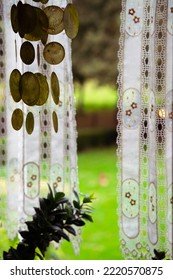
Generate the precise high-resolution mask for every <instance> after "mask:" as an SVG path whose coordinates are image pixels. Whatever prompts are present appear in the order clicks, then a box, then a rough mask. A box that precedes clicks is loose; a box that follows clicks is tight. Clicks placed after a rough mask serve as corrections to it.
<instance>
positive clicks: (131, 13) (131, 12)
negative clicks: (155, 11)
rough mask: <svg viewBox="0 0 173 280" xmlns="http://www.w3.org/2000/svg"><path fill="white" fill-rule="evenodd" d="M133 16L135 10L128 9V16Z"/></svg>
mask: <svg viewBox="0 0 173 280" xmlns="http://www.w3.org/2000/svg"><path fill="white" fill-rule="evenodd" d="M134 14H135V10H134V9H133V8H132V9H129V15H131V16H133V15H134Z"/></svg>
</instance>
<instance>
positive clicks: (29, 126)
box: [25, 112, 34, 134]
mask: <svg viewBox="0 0 173 280" xmlns="http://www.w3.org/2000/svg"><path fill="white" fill-rule="evenodd" d="M25 125H26V131H27V133H28V134H32V132H33V130H34V115H33V113H32V112H29V113H28V114H27V116H26V124H25Z"/></svg>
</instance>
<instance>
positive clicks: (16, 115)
mask: <svg viewBox="0 0 173 280" xmlns="http://www.w3.org/2000/svg"><path fill="white" fill-rule="evenodd" d="M11 124H12V127H13V128H14V129H15V130H20V129H21V127H22V125H23V111H22V110H21V109H16V110H14V112H13V114H12V117H11Z"/></svg>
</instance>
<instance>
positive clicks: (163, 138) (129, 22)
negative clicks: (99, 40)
mask: <svg viewBox="0 0 173 280" xmlns="http://www.w3.org/2000/svg"><path fill="white" fill-rule="evenodd" d="M172 54H173V1H172V0H164V1H163V0H143V1H141V0H122V13H121V37H120V51H119V80H118V85H119V103H118V170H119V171H118V202H119V211H118V213H119V225H120V240H121V249H122V253H123V256H124V258H125V259H151V257H152V256H153V249H154V248H155V249H158V250H162V251H165V252H166V255H167V256H168V257H170V258H172V256H173V211H172V210H173V185H172V174H173V169H172V119H173V103H172V95H173V71H172V70H173V56H172Z"/></svg>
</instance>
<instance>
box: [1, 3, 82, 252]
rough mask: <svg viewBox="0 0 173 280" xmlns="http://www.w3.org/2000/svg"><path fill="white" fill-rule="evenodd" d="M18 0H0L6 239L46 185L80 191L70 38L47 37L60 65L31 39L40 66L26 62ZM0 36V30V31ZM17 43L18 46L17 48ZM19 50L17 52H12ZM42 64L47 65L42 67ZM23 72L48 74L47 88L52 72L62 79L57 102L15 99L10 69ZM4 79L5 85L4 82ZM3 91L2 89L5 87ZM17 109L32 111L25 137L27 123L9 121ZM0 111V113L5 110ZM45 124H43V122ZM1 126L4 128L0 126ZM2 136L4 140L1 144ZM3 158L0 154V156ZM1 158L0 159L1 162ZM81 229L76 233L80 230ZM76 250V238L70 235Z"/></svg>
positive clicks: (21, 223) (20, 225) (68, 191)
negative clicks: (15, 11) (56, 46)
mask: <svg viewBox="0 0 173 280" xmlns="http://www.w3.org/2000/svg"><path fill="white" fill-rule="evenodd" d="M69 2H71V1H68V0H60V1H56V0H52V1H49V2H48V3H47V4H46V5H45V6H49V5H58V6H60V7H62V8H65V7H66V5H67V4H68V3H69ZM17 3H18V1H14V0H9V1H5V0H4V1H1V3H0V8H1V9H0V11H1V17H2V19H3V26H2V27H3V34H2V35H3V46H4V49H5V55H4V61H5V69H4V72H3V73H4V74H5V80H4V79H1V92H0V97H1V100H0V101H1V107H2V106H3V102H4V110H5V112H1V114H2V115H3V116H4V118H5V124H6V131H5V137H4V136H3V135H2V137H1V139H0V141H1V142H0V148H1V150H3V147H5V148H4V149H5V151H6V153H7V155H6V162H5V165H4V168H5V169H6V175H5V176H4V173H3V172H1V173H2V174H0V175H1V181H3V182H4V184H5V185H6V188H7V216H6V222H5V227H6V230H7V232H8V236H9V238H11V239H13V238H14V237H15V236H16V233H17V231H18V230H19V229H23V228H24V227H25V225H24V222H25V221H26V219H29V217H30V216H31V215H32V214H33V213H34V210H33V207H34V206H37V205H38V198H39V197H40V196H43V195H46V194H47V192H48V187H47V183H49V184H50V186H51V187H52V188H56V189H57V191H64V192H65V193H66V195H67V196H69V198H70V199H71V200H73V195H74V194H73V190H76V191H78V171H77V151H76V121H75V107H74V106H75V102H74V94H73V77H72V71H71V68H72V65H71V41H70V39H68V37H67V36H66V34H65V31H63V32H61V33H60V34H58V35H49V37H48V42H52V41H56V42H59V43H61V44H62V45H63V46H64V48H65V58H64V60H63V61H62V62H61V63H60V64H58V65H55V66H54V65H49V64H48V63H46V61H45V60H44V58H43V53H42V52H43V45H42V43H41V42H32V43H33V45H34V48H35V52H36V53H37V48H39V53H40V65H39V63H38V60H37V55H36V59H35V61H34V62H33V64H31V65H29V66H27V65H25V64H24V63H22V61H21V58H20V47H21V44H22V42H23V41H25V39H21V38H20V36H19V34H18V33H17V34H15V33H14V32H13V30H12V27H11V21H10V10H11V6H12V5H13V4H17ZM23 3H28V4H31V5H33V6H37V7H43V5H42V4H39V3H36V2H34V1H32V0H27V1H23ZM0 35H1V34H0ZM15 44H16V48H15ZM16 52H17V55H16ZM45 65H46V67H45ZM15 68H17V69H18V70H19V71H20V72H21V74H23V73H25V72H26V71H31V72H33V73H36V72H40V73H43V74H44V75H46V76H47V79H48V82H49V89H50V75H51V73H52V72H55V73H56V74H57V76H58V78H59V82H60V103H59V105H55V103H54V102H53V99H52V97H51V93H50V90H49V98H48V101H47V103H46V104H45V105H43V106H41V107H40V106H32V107H31V106H27V105H25V104H24V103H23V102H22V101H20V102H18V103H15V102H14V101H13V98H12V97H11V94H10V89H9V77H10V74H11V72H12V70H13V69H15ZM4 83H5V85H4ZM3 89H5V90H3ZM15 108H21V109H22V110H23V112H24V119H25V118H26V114H27V113H28V112H29V111H30V112H32V113H33V114H34V120H35V128H34V131H33V133H32V134H31V135H28V134H27V132H26V129H25V126H23V127H22V129H20V130H19V131H15V130H14V129H13V128H12V125H11V115H12V112H13V111H14V109H15ZM4 110H3V111H4ZM53 111H55V112H56V113H57V115H58V126H59V130H58V133H55V131H54V129H53V124H52V112H53ZM45 123H46V125H45ZM1 129H2V128H1ZM3 139H6V141H5V144H3V143H4V142H3ZM0 159H1V155H0ZM3 160H4V159H3V158H2V159H1V162H2V161H3ZM78 232H79V231H78ZM72 241H73V245H74V249H75V252H76V253H77V252H78V251H79V243H80V237H79V235H78V236H77V238H73V237H72Z"/></svg>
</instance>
